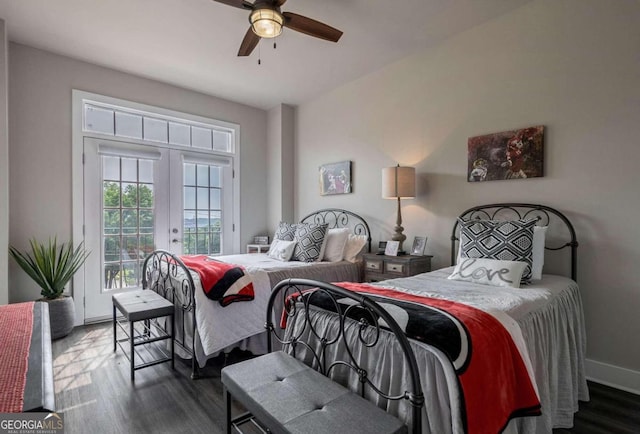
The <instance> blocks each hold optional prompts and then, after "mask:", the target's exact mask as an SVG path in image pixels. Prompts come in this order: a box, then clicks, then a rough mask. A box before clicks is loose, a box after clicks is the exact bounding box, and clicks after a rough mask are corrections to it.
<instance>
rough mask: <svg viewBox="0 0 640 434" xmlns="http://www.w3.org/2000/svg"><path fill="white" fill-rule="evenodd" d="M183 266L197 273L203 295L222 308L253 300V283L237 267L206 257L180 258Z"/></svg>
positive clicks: (242, 270) (241, 269)
mask: <svg viewBox="0 0 640 434" xmlns="http://www.w3.org/2000/svg"><path fill="white" fill-rule="evenodd" d="M180 259H181V260H182V262H184V265H186V266H187V267H189V268H191V269H192V270H194V271H197V272H198V274H199V275H200V282H201V283H202V289H203V290H204V293H205V295H206V296H207V297H208V298H210V299H211V300H216V301H218V302H219V303H220V305H221V306H222V307H225V306H228V305H229V304H231V303H233V302H236V301H251V300H253V298H254V292H253V282H252V281H251V277H249V276H248V275H247V274H246V273H245V272H244V269H243V268H242V267H240V266H238V265H234V264H227V263H224V262H220V261H216V260H215V259H211V258H209V257H208V256H206V255H193V256H181V257H180Z"/></svg>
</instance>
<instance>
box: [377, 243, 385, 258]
mask: <svg viewBox="0 0 640 434" xmlns="http://www.w3.org/2000/svg"><path fill="white" fill-rule="evenodd" d="M386 248H387V242H386V241H379V242H378V253H376V255H384V251H385V250H386Z"/></svg>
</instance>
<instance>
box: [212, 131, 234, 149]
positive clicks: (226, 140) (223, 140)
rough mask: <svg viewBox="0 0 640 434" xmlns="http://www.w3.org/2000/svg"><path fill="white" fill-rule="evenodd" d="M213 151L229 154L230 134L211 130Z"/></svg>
mask: <svg viewBox="0 0 640 434" xmlns="http://www.w3.org/2000/svg"><path fill="white" fill-rule="evenodd" d="M213 150H214V151H223V152H231V151H232V150H231V133H230V132H228V131H217V130H213Z"/></svg>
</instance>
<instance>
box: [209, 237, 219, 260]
mask: <svg viewBox="0 0 640 434" xmlns="http://www.w3.org/2000/svg"><path fill="white" fill-rule="evenodd" d="M220 252H221V250H220V232H212V233H211V235H210V236H209V254H210V255H215V254H219V253H220Z"/></svg>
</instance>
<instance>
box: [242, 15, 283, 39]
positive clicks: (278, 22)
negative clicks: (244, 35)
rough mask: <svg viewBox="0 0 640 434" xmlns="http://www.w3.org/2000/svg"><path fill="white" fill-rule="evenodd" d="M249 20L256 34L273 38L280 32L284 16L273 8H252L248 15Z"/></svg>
mask: <svg viewBox="0 0 640 434" xmlns="http://www.w3.org/2000/svg"><path fill="white" fill-rule="evenodd" d="M249 22H250V23H251V29H252V30H253V33H255V34H256V35H258V36H260V37H261V38H275V37H276V36H279V35H280V33H282V25H283V24H284V17H283V16H282V15H281V14H280V13H279V12H278V11H276V10H274V9H269V8H262V9H254V10H253V12H251V15H249Z"/></svg>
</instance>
